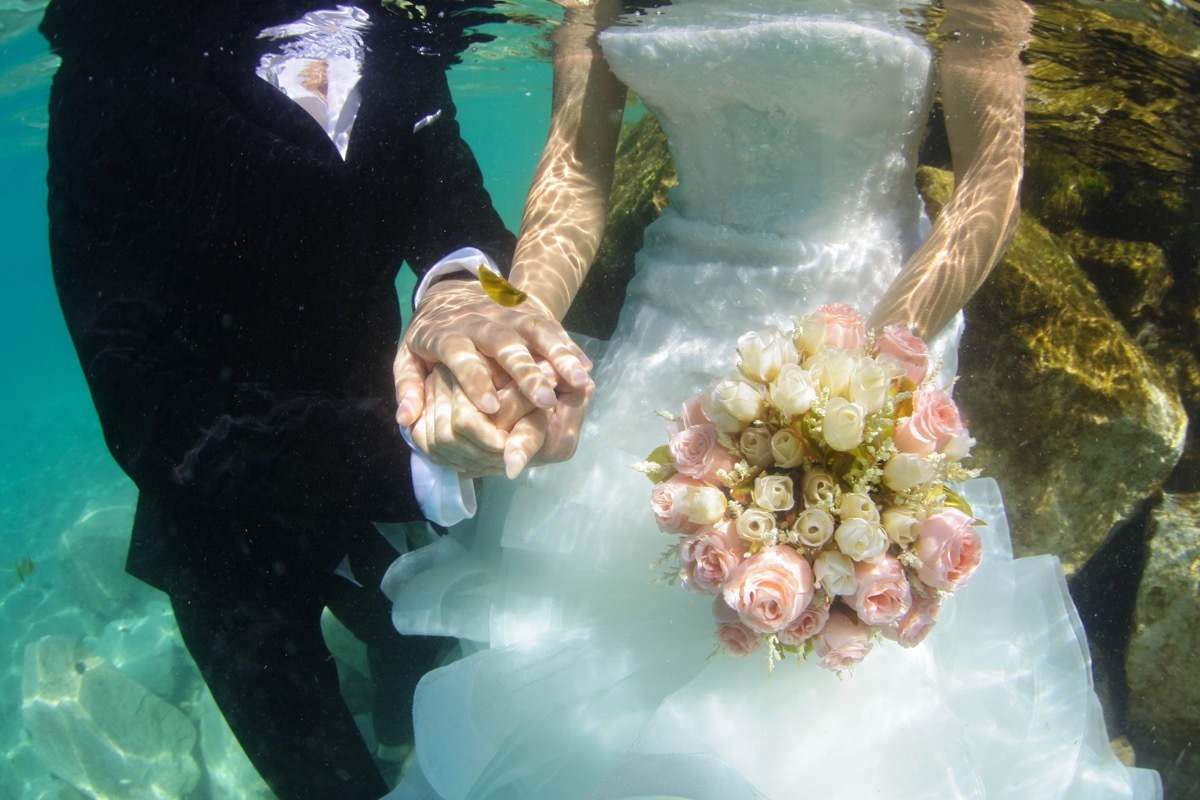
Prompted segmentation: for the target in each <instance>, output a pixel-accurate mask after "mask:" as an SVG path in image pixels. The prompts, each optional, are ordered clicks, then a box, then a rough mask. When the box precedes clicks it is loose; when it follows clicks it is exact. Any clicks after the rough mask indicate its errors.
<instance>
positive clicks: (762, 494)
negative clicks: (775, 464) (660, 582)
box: [754, 474, 796, 511]
mask: <svg viewBox="0 0 1200 800" xmlns="http://www.w3.org/2000/svg"><path fill="white" fill-rule="evenodd" d="M754 502H755V503H756V504H757V505H758V507H759V508H763V509H766V510H767V511H789V510H790V509H791V508H792V507H793V506H795V505H796V498H795V496H794V495H793V494H792V479H791V478H789V477H787V476H786V475H766V474H763V475H759V476H758V477H757V478H755V479H754Z"/></svg>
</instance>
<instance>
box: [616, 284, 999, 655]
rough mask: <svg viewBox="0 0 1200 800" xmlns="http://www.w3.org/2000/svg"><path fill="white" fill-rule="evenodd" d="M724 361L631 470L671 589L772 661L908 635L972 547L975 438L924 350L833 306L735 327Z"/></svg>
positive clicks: (957, 582) (965, 577) (917, 633)
mask: <svg viewBox="0 0 1200 800" xmlns="http://www.w3.org/2000/svg"><path fill="white" fill-rule="evenodd" d="M737 350H738V356H739V361H738V372H736V373H734V374H732V375H730V376H728V377H724V378H721V379H719V380H716V381H714V382H713V383H712V384H710V385H709V386H708V388H707V389H705V390H704V391H702V392H701V393H700V394H698V395H696V396H694V397H692V398H690V399H689V400H687V401H686V402H685V403H684V404H683V411H682V414H681V415H679V416H675V415H667V416H669V417H671V418H672V423H671V425H670V427H669V429H668V432H669V443H668V444H666V445H664V446H662V447H660V448H658V449H657V450H655V451H654V453H652V454H651V455H650V457H649V459H648V461H646V462H644V463H643V464H641V465H639V468H640V469H641V470H642V471H644V472H646V473H647V474H648V475H649V476H650V477H651V478H652V479H653V480H655V481H656V484H655V486H654V490H653V494H652V499H651V504H652V506H653V510H654V514H655V516H656V518H657V520H658V526H659V528H660V529H661V530H662V531H664V532H666V533H668V534H672V535H674V536H677V537H678V540H677V543H676V544H675V546H674V547H672V548H671V550H670V551H669V552H668V558H671V557H674V558H677V560H678V563H679V569H678V576H679V578H680V579H681V580H682V582H683V583H684V585H685V586H687V587H688V588H689V589H692V590H694V591H696V592H699V593H701V594H706V595H712V596H714V597H715V601H714V604H713V613H714V616H715V618H716V623H717V629H716V637H717V639H718V641H719V642H720V643H721V645H723V646H724V648H725V649H726V650H728V651H729V652H731V653H733V654H735V655H746V654H748V653H751V652H754V651H756V650H758V649H759V648H760V647H762V646H763V645H764V644H766V645H767V647H768V654H769V660H770V663H771V664H774V663H775V661H777V660H778V659H780V658H782V657H783V656H784V655H785V654H786V653H794V654H797V655H801V656H807V655H808V654H809V653H810V652H814V653H815V654H816V655H817V657H818V658H819V659H820V663H821V665H822V666H824V667H826V668H828V669H833V670H841V669H845V668H847V667H850V666H853V665H854V664H856V663H858V662H859V661H861V660H862V658H863V657H864V656H865V655H866V654H867V652H868V651H869V650H870V649H871V646H872V643H873V642H874V641H875V640H876V639H877V637H879V636H883V637H886V638H889V639H893V640H895V641H897V642H899V643H900V644H901V645H903V646H906V647H911V646H914V645H916V644H918V643H919V642H921V641H922V640H923V639H924V638H925V636H926V634H927V633H928V632H929V630H930V628H931V627H932V626H933V624H934V623H935V622H936V620H937V615H938V609H939V604H940V602H941V599H942V597H943V595H944V594H945V593H947V592H952V591H954V590H955V589H958V588H959V587H961V586H963V585H965V584H966V583H967V582H968V581H969V580H970V578H971V576H972V574H973V573H974V571H975V569H976V567H977V566H978V565H979V559H980V541H979V536H978V534H977V533H976V531H975V529H974V528H973V527H972V525H973V523H974V524H978V523H977V522H976V521H975V520H973V519H972V517H971V510H970V508H969V507H967V504H966V502H965V501H964V500H963V499H962V498H961V497H959V496H958V495H957V494H955V493H954V492H953V491H952V490H951V489H950V488H949V487H948V485H947V484H950V483H953V482H955V481H961V480H965V479H967V478H972V477H975V475H976V474H977V472H976V471H974V470H968V469H965V468H963V466H962V465H961V460H962V459H963V458H965V457H966V456H967V455H968V454H969V451H970V448H971V446H972V445H973V444H974V443H975V440H974V439H972V438H971V437H970V435H969V434H968V432H967V430H966V429H965V428H964V427H963V425H962V421H961V419H960V417H959V413H958V409H957V408H956V407H955V405H954V401H953V400H951V398H950V397H949V395H947V394H946V393H945V392H944V391H942V390H941V389H939V388H937V387H936V386H934V385H933V384H932V382H931V373H932V372H933V370H932V368H931V366H932V365H931V359H930V355H929V350H928V347H927V346H926V344H925V342H923V341H922V340H921V339H920V338H918V337H917V336H914V335H913V334H911V333H909V332H908V330H906V329H905V328H902V327H898V326H894V327H887V328H884V329H883V331H882V332H881V333H879V334H878V335H877V336H876V335H873V334H871V333H868V332H867V330H866V327H865V325H864V322H863V318H862V316H861V315H860V314H859V313H858V312H857V311H855V310H854V309H852V308H850V307H849V306H844V305H840V304H832V305H826V306H823V307H822V308H821V309H819V310H818V311H817V312H815V313H814V314H812V315H810V316H808V317H806V318H804V319H798V320H794V329H793V330H791V331H787V332H781V331H779V330H777V329H774V328H772V329H768V330H765V331H759V332H754V333H747V334H745V335H744V336H742V337H741V338H740V339H739V340H738V347H737Z"/></svg>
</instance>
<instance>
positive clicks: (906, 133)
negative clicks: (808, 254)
mask: <svg viewBox="0 0 1200 800" xmlns="http://www.w3.org/2000/svg"><path fill="white" fill-rule="evenodd" d="M833 5H834V4H832V3H830V2H823V1H822V0H817V1H816V2H806V3H801V2H798V0H747V1H746V2H738V3H728V2H722V1H721V0H717V1H716V2H714V1H713V0H683V2H680V3H678V4H676V5H672V6H669V7H666V8H663V9H657V10H654V11H652V12H650V13H648V14H646V15H644V16H641V17H638V18H636V20H635V21H634V22H633V23H632V24H626V25H619V26H616V27H614V28H611V29H610V30H609V31H608V32H606V33H605V34H603V36H602V42H603V48H604V52H605V55H606V56H607V58H608V60H609V63H610V64H611V66H612V68H613V70H614V71H615V72H616V74H617V75H618V76H619V77H620V78H621V79H622V80H623V81H625V82H626V83H627V84H628V85H629V86H630V87H631V88H632V89H633V90H634V91H636V92H637V93H638V94H639V95H640V97H641V98H642V99H643V101H644V102H645V104H646V105H647V106H648V107H649V108H650V109H651V110H652V111H654V113H655V114H656V115H657V116H658V117H659V119H660V120H661V122H662V124H663V127H664V128H665V129H666V131H667V135H668V139H669V140H670V141H671V147H672V155H673V156H674V158H675V161H676V165H677V167H678V169H679V172H680V186H679V187H678V188H677V189H676V190H675V191H674V193H673V194H672V197H671V205H672V207H673V208H674V209H675V210H676V211H677V212H678V213H679V214H680V215H682V216H683V217H685V218H688V219H692V220H697V221H704V222H708V223H712V224H715V225H721V226H729V227H731V228H734V229H738V230H743V231H757V232H762V233H766V234H771V235H774V236H780V237H787V238H798V239H800V240H803V241H806V242H810V243H814V244H835V243H839V242H846V241H854V240H861V239H862V238H863V237H864V236H867V237H870V238H882V239H893V240H894V239H896V238H897V237H898V235H899V234H901V232H902V231H904V230H907V229H909V228H910V227H911V226H912V225H913V224H914V222H915V220H916V218H917V217H918V216H919V214H920V209H919V205H918V204H917V202H916V197H915V193H914V191H913V180H912V171H913V168H914V166H915V158H916V152H917V146H918V144H919V141H920V137H921V134H922V131H923V130H924V127H925V122H926V119H927V115H928V107H929V95H930V91H929V85H930V81H929V75H930V65H931V54H930V51H929V48H928V47H927V45H926V44H925V43H924V41H923V39H922V38H921V37H920V35H919V34H917V33H915V32H913V31H911V30H908V29H906V27H905V21H906V20H909V22H910V23H911V17H909V16H906V15H904V14H902V13H900V11H899V9H898V8H897V6H896V4H895V2H894V0H893V1H892V2H876V1H875V0H868V2H863V0H855V3H854V5H853V7H852V8H847V6H846V4H845V3H841V4H840V7H839V8H836V9H835V8H833ZM898 228H899V229H898Z"/></svg>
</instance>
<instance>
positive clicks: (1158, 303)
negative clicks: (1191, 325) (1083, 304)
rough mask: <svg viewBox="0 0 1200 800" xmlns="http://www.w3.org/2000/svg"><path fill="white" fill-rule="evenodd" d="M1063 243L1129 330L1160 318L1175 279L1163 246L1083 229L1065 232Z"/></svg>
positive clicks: (1111, 309) (1134, 329)
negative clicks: (1112, 236) (1090, 232)
mask: <svg viewBox="0 0 1200 800" xmlns="http://www.w3.org/2000/svg"><path fill="white" fill-rule="evenodd" d="M1062 243H1063V246H1064V247H1065V248H1066V250H1067V252H1068V253H1070V254H1071V256H1072V257H1073V258H1074V259H1075V262H1076V263H1077V264H1079V266H1080V267H1081V268H1082V269H1083V271H1084V273H1086V274H1087V276H1088V279H1089V280H1090V281H1091V282H1092V285H1093V286H1095V287H1096V290H1097V291H1098V292H1099V293H1100V296H1101V298H1103V300H1104V304H1105V305H1106V306H1108V309H1109V310H1110V311H1112V312H1113V314H1114V315H1115V316H1116V317H1117V319H1118V320H1120V322H1121V324H1122V325H1124V326H1125V329H1126V330H1127V331H1129V333H1130V334H1132V335H1133V336H1137V335H1138V334H1139V332H1140V330H1141V329H1142V326H1144V325H1146V324H1147V323H1152V322H1155V321H1157V320H1158V319H1159V316H1160V315H1161V313H1162V304H1163V301H1164V300H1165V299H1166V297H1167V292H1168V291H1170V289H1171V286H1172V284H1173V283H1174V280H1173V279H1172V277H1171V270H1170V268H1169V267H1168V266H1167V258H1166V255H1164V254H1163V251H1162V248H1161V247H1158V246H1157V245H1154V244H1150V243H1149V242H1127V241H1124V240H1121V239H1110V238H1108V237H1105V236H1093V235H1090V234H1088V233H1085V232H1083V231H1081V230H1073V231H1070V232H1068V233H1066V234H1064V235H1063V237H1062Z"/></svg>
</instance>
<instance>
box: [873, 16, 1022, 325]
mask: <svg viewBox="0 0 1200 800" xmlns="http://www.w3.org/2000/svg"><path fill="white" fill-rule="evenodd" d="M945 7H946V16H945V18H944V20H943V21H942V23H941V27H940V31H941V32H942V33H943V36H942V39H943V40H944V41H945V44H944V46H943V48H942V52H941V54H940V59H939V62H938V69H939V76H940V79H941V93H942V106H943V110H944V112H945V118H946V132H947V136H948V138H949V141H950V152H951V156H952V158H953V162H954V178H955V189H954V193H953V194H952V195H951V198H950V201H949V202H948V203H947V204H946V206H945V208H944V209H943V210H942V212H941V214H940V215H939V216H938V218H937V220H936V222H935V223H934V226H933V229H932V230H931V231H930V233H929V236H928V237H927V238H926V240H925V241H924V243H923V244H922V245H921V246H920V248H918V249H917V251H916V252H915V253H914V254H913V255H912V257H911V258H909V260H908V261H907V262H906V263H905V265H904V267H903V269H902V270H901V271H900V274H899V275H898V276H897V277H896V280H895V281H894V282H893V284H892V285H891V286H890V287H889V288H888V291H887V292H886V294H885V295H884V297H883V298H882V299H881V300H880V303H879V305H878V306H877V307H876V309H875V311H874V312H873V314H872V315H871V323H872V324H874V325H884V324H893V323H895V324H903V325H912V326H915V327H916V329H917V330H918V331H919V332H920V333H921V334H923V335H932V334H936V333H937V332H938V331H939V330H941V329H942V327H944V326H945V325H946V323H947V322H949V321H950V319H951V318H952V317H953V316H954V315H955V314H956V313H957V312H958V311H959V309H961V308H962V307H963V305H965V304H966V302H967V300H968V299H969V298H970V297H971V295H972V294H974V293H975V291H976V290H977V289H978V288H979V287H980V285H982V283H983V281H984V279H985V278H986V277H987V275H988V273H989V272H990V271H991V270H992V268H993V267H994V266H995V265H996V263H997V262H998V261H999V260H1000V258H1001V257H1002V256H1003V255H1004V251H1005V249H1006V248H1007V247H1008V244H1009V241H1010V240H1011V239H1012V236H1013V234H1014V233H1015V232H1016V228H1017V222H1018V220H1019V219H1020V185H1021V176H1022V172H1023V163H1024V155H1025V113H1024V109H1025V71H1024V67H1023V66H1022V64H1021V60H1020V53H1021V50H1022V48H1023V47H1024V44H1025V41H1026V38H1027V37H1028V35H1029V29H1030V25H1031V22H1032V17H1033V14H1032V11H1031V10H1030V9H1029V7H1028V6H1026V5H1025V4H1024V3H1022V2H1020V1H1019V0H954V2H951V0H947V1H946V4H945Z"/></svg>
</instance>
